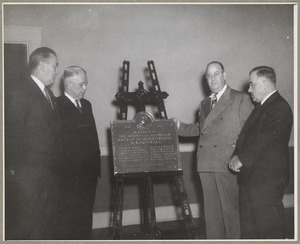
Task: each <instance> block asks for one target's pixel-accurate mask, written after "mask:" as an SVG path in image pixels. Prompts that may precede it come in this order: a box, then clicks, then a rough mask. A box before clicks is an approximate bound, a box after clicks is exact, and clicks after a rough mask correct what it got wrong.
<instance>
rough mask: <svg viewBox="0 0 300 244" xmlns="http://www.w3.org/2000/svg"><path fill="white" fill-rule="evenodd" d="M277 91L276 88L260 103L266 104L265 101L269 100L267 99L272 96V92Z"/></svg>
mask: <svg viewBox="0 0 300 244" xmlns="http://www.w3.org/2000/svg"><path fill="white" fill-rule="evenodd" d="M275 92H277V90H275V91H272V92H271V93H270V94H269V95H268V96H266V97H265V98H264V100H262V101H261V103H260V104H261V105H263V104H264V102H265V101H267V99H268V98H269V97H270V96H272V94H274V93H275Z"/></svg>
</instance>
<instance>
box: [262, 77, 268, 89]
mask: <svg viewBox="0 0 300 244" xmlns="http://www.w3.org/2000/svg"><path fill="white" fill-rule="evenodd" d="M263 84H264V88H265V89H267V88H268V86H269V81H268V80H267V79H263Z"/></svg>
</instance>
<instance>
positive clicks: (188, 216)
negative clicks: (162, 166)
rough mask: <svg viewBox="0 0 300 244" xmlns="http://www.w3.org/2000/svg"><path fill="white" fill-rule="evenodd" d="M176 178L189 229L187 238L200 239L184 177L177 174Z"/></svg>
mask: <svg viewBox="0 0 300 244" xmlns="http://www.w3.org/2000/svg"><path fill="white" fill-rule="evenodd" d="M174 179H175V182H176V186H177V190H178V195H179V200H180V205H181V209H182V215H183V220H184V222H185V226H186V229H187V238H188V239H198V235H197V231H196V228H195V223H194V219H193V217H192V211H191V208H190V205H189V202H188V199H187V194H186V191H185V188H184V183H183V178H182V176H179V175H176V176H174Z"/></svg>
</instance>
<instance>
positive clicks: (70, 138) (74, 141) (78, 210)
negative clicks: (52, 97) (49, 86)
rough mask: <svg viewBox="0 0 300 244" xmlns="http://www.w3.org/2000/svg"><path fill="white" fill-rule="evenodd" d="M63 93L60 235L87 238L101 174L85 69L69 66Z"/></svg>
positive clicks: (66, 71)
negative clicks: (87, 94) (62, 193)
mask: <svg viewBox="0 0 300 244" xmlns="http://www.w3.org/2000/svg"><path fill="white" fill-rule="evenodd" d="M62 80H63V83H64V88H65V90H64V94H63V95H62V96H60V97H58V98H57V105H58V111H59V115H60V120H61V123H62V131H63V133H62V136H63V146H64V150H65V153H66V160H65V162H64V165H63V174H64V175H63V176H64V182H63V185H62V188H63V190H64V198H63V201H62V202H61V212H60V214H61V225H62V227H61V229H60V230H59V234H58V236H59V238H60V239H64V240H88V239H90V238H91V232H92V216H93V207H94V201H95V194H96V186H97V178H98V177H100V149H99V141H98V134H97V129H96V124H95V119H94V116H93V112H92V105H91V103H90V102H89V101H88V100H86V99H84V98H83V96H84V94H85V91H86V89H87V85H88V80H87V74H86V71H85V70H84V69H83V68H81V67H78V66H70V67H68V68H67V69H66V70H65V71H64V74H63V77H62Z"/></svg>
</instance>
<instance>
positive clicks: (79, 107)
mask: <svg viewBox="0 0 300 244" xmlns="http://www.w3.org/2000/svg"><path fill="white" fill-rule="evenodd" d="M75 101H76V107H77V108H78V110H79V111H80V113H82V108H81V106H80V104H79V102H78V100H75Z"/></svg>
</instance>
